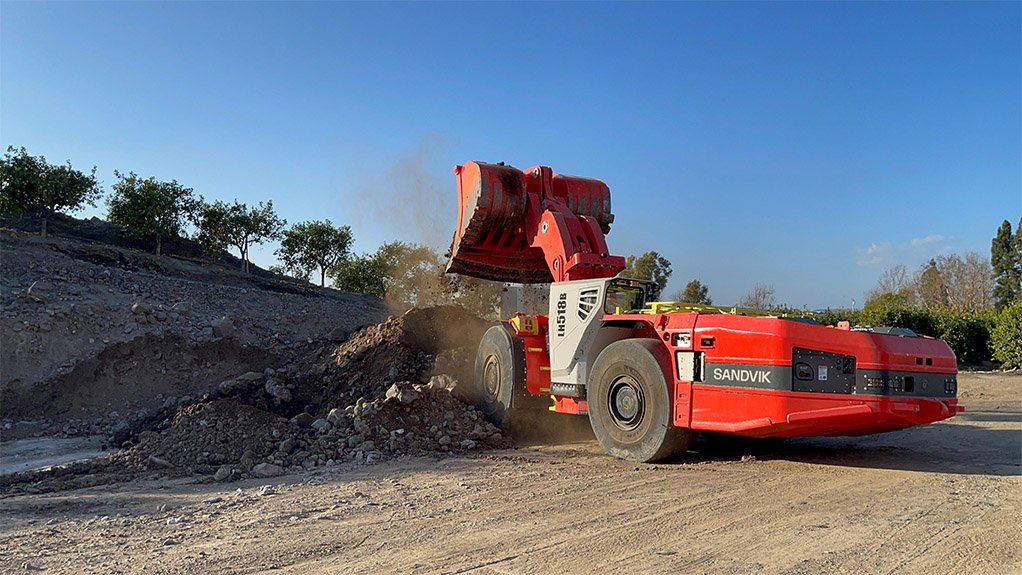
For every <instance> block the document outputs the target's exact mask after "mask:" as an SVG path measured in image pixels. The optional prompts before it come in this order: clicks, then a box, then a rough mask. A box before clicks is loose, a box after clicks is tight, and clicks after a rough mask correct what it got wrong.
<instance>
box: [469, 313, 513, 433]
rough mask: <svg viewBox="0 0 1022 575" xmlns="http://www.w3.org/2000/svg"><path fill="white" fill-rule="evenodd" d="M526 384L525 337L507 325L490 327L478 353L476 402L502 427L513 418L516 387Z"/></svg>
mask: <svg viewBox="0 0 1022 575" xmlns="http://www.w3.org/2000/svg"><path fill="white" fill-rule="evenodd" d="M524 386H525V352H524V350H523V349H522V343H521V339H520V338H517V337H515V335H514V334H512V333H511V330H510V328H508V327H507V326H506V325H503V324H501V325H495V326H493V327H491V328H490V329H488V330H486V333H485V334H483V339H482V341H480V342H479V349H478V351H477V352H476V362H475V381H474V385H473V386H472V401H473V403H474V404H475V406H476V409H478V410H479V411H482V412H483V413H484V414H485V415H486V417H487V418H488V419H489V420H490V421H492V422H493V423H495V424H496V425H500V426H502V425H504V424H505V423H507V422H508V419H509V418H510V415H511V397H512V395H513V393H514V391H515V388H518V389H522V388H524Z"/></svg>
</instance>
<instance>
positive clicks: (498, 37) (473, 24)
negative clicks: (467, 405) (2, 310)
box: [0, 1, 1022, 308]
mask: <svg viewBox="0 0 1022 575" xmlns="http://www.w3.org/2000/svg"><path fill="white" fill-rule="evenodd" d="M1020 29H1022V11H1020V3H1017V2H1012V3H967V4H954V3H935V4H928V3H901V4H895V3H885V4H869V3H783V4H762V3H757V4H741V3H727V4H723V3H712V4H697V3H676V4H649V3H627V4H616V3H601V4H583V3H563V4H539V3H521V4H455V3H443V4H425V3H421V4H393V3H377V4H353V3H306V4H298V3H288V4H273V3H258V4H257V3H241V2H238V3H159V4H157V3H98V4H93V3H21V2H9V1H5V2H3V3H2V4H0V144H3V146H4V147H6V146H7V145H11V144H13V145H15V146H25V147H26V148H28V150H29V152H30V153H32V154H34V155H38V154H44V155H45V156H46V157H47V158H48V159H49V160H50V161H53V162H62V161H64V160H66V159H70V160H71V161H72V163H73V164H74V165H75V166H76V167H80V168H88V167H91V166H93V165H96V166H97V167H98V173H99V175H100V177H101V179H102V180H103V182H104V183H105V184H106V185H107V186H109V184H111V183H113V182H114V180H115V178H114V176H113V171H114V170H115V169H116V170H120V171H129V170H132V171H135V172H137V173H139V174H140V175H144V176H150V175H152V176H156V177H157V178H160V179H176V180H178V181H179V182H181V183H183V184H185V185H187V186H189V187H192V188H194V189H195V190H196V192H197V193H200V194H202V195H203V196H205V197H206V198H217V199H224V200H233V199H235V198H237V199H239V200H241V201H245V202H249V203H255V202H258V201H260V200H266V199H271V198H272V199H273V201H274V205H275V206H276V207H277V208H278V211H279V212H280V213H281V215H282V216H283V217H285V218H287V219H288V220H289V221H292V222H296V221H303V220H309V219H321V218H329V219H330V220H332V221H333V222H334V223H345V224H349V225H351V226H352V228H353V230H354V233H355V237H356V245H355V249H356V251H360V252H362V251H366V252H368V251H373V250H375V249H376V247H377V246H378V245H379V244H380V243H382V242H385V241H391V240H395V239H401V240H406V241H418V242H425V243H430V244H433V245H436V246H437V247H443V248H446V242H448V241H449V238H450V235H451V234H452V233H453V228H454V225H455V216H456V214H455V213H454V212H455V206H456V197H455V181H454V177H453V174H452V171H451V168H452V167H453V166H454V165H455V164H458V163H463V162H464V161H466V160H473V159H474V160H481V161H488V162H498V161H505V162H508V163H511V164H513V165H516V166H518V167H520V168H525V167H528V166H532V165H535V164H544V165H549V166H552V167H553V168H554V169H555V170H556V171H558V172H562V173H568V174H575V175H582V176H589V177H596V178H600V179H603V180H604V181H606V182H607V183H608V184H609V185H610V187H611V191H612V194H613V211H614V212H615V214H616V215H617V220H616V223H615V225H614V227H613V230H612V232H611V234H610V235H609V236H608V242H609V244H610V247H611V249H612V250H613V251H614V252H616V253H618V254H621V255H628V254H637V253H642V252H644V251H647V250H658V251H660V252H661V253H662V254H663V255H665V256H666V257H667V258H668V259H670V260H671V261H672V262H673V267H674V276H673V278H672V283H671V285H670V286H669V288H668V289H669V290H673V289H680V288H681V287H683V285H684V283H685V282H686V281H688V280H689V279H691V278H699V279H700V280H701V281H703V282H704V283H707V284H708V285H709V286H710V295H711V296H712V297H713V298H714V301H715V302H716V303H720V304H732V303H734V302H735V301H736V300H737V299H738V298H739V297H741V296H742V295H743V294H744V293H746V292H748V291H749V290H750V289H751V288H752V287H753V286H754V285H755V284H757V283H765V284H772V285H773V286H774V287H775V289H776V293H777V297H778V299H779V300H780V301H782V302H785V303H788V304H792V305H797V306H802V305H808V306H809V307H811V308H817V307H825V306H847V305H849V304H850V303H851V301H852V300H853V299H854V300H855V301H856V302H857V304H860V305H861V302H862V297H863V293H864V292H865V291H866V290H868V289H869V288H870V287H872V286H873V285H874V284H875V282H876V280H877V278H878V277H879V275H880V274H881V273H882V272H883V270H884V269H885V268H887V267H889V266H891V265H895V264H898V263H904V264H906V265H907V266H908V267H909V268H910V269H915V268H916V267H918V266H919V265H920V264H922V263H923V262H924V261H925V260H926V259H928V258H929V257H932V256H933V255H936V254H938V253H948V252H958V253H964V252H965V251H967V250H977V251H979V252H981V253H983V254H984V255H987V256H988V255H989V249H990V239H991V238H992V237H993V235H994V233H995V231H996V228H997V226H998V225H999V224H1000V222H1001V221H1002V220H1004V219H1009V220H1011V221H1012V223H1013V225H1014V224H1015V223H1016V222H1017V221H1018V219H1019V217H1020V215H1022V57H1020V54H1022V32H1020ZM104 212H105V209H103V208H102V206H101V208H100V209H96V210H90V211H87V212H85V213H86V214H87V215H93V214H99V215H102V214H103V213H104ZM273 249H274V247H273V246H270V247H267V248H264V249H261V250H259V251H258V252H257V253H256V254H255V257H254V259H255V261H256V262H257V263H259V264H261V265H267V264H269V263H273V261H274V257H273V255H272V251H273Z"/></svg>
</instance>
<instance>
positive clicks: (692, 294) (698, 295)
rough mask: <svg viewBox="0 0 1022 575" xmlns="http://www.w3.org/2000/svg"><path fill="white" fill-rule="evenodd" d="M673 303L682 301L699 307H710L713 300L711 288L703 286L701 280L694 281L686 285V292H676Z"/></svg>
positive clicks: (672, 298) (672, 297)
mask: <svg viewBox="0 0 1022 575" xmlns="http://www.w3.org/2000/svg"><path fill="white" fill-rule="evenodd" d="M670 299H671V301H680V302H685V303H694V304H698V305H710V304H712V303H713V300H711V299H710V288H709V286H707V285H705V284H703V282H701V281H699V280H692V281H690V282H688V283H687V284H685V291H681V292H674V294H673V295H672V296H671V298H670Z"/></svg>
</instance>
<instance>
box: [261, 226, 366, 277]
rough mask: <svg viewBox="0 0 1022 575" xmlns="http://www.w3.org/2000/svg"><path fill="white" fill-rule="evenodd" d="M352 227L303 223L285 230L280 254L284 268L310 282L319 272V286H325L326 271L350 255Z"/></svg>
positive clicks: (278, 251) (278, 252) (279, 250)
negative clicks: (312, 274) (310, 275)
mask: <svg viewBox="0 0 1022 575" xmlns="http://www.w3.org/2000/svg"><path fill="white" fill-rule="evenodd" d="M350 249H351V228H349V227H348V226H340V227H334V225H333V224H332V223H330V220H326V221H315V222H302V223H300V224H295V225H293V226H291V228H290V229H288V230H285V231H284V234H283V237H282V239H281V242H280V249H278V250H277V255H278V256H280V259H281V262H282V263H283V264H284V269H286V270H287V271H288V273H290V274H291V275H293V276H295V277H300V278H303V279H308V277H309V274H311V273H312V272H313V271H316V270H319V285H320V286H325V285H326V274H327V271H328V270H330V269H331V268H333V267H335V266H336V265H337V264H339V263H341V262H342V261H344V260H346V259H348V258H349V257H350V256H351V252H350Z"/></svg>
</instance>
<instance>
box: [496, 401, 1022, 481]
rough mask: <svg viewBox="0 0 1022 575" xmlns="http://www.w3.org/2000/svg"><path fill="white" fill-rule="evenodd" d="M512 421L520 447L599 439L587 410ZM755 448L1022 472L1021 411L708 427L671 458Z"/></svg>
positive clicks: (790, 456)
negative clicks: (875, 424) (759, 430)
mask: <svg viewBox="0 0 1022 575" xmlns="http://www.w3.org/2000/svg"><path fill="white" fill-rule="evenodd" d="M965 415H968V416H967V417H965ZM973 423H977V424H978V425H974V424H973ZM1005 423H1008V424H1009V425H1005ZM1011 423H1018V424H1019V425H1010V424H1011ZM513 424H514V425H512V426H509V429H510V435H511V437H512V438H513V439H514V442H515V445H517V446H519V447H528V446H538V445H551V446H553V445H566V444H573V443H579V442H595V439H596V438H595V436H594V435H593V432H592V429H591V428H590V427H589V421H588V418H585V417H578V416H572V415H563V414H554V413H549V414H546V413H536V414H531V415H530V416H529V417H525V418H521V419H519V420H517V421H515V422H513ZM750 455H752V456H755V457H756V458H757V459H758V460H761V461H762V460H783V461H793V462H800V463H812V464H817V465H833V466H841V467H866V468H874V469H891V470H900V471H921V472H929V473H952V474H958V475H997V476H1011V475H1022V413H1017V412H1004V411H996V412H972V413H968V414H961V415H959V416H956V418H955V421H954V422H953V423H952V422H941V423H936V424H932V425H925V426H919V427H913V428H909V429H904V430H901V431H894V432H890V433H881V434H875V435H864V436H855V437H810V438H795V439H786V440H782V439H777V438H768V439H748V438H742V437H735V436H723V435H718V434H703V435H701V436H700V438H699V440H698V441H697V442H696V443H695V445H694V446H693V447H692V449H691V450H690V451H688V452H686V453H685V454H683V455H680V456H678V457H676V458H674V459H672V460H671V461H669V462H668V463H669V464H670V463H675V464H690V463H697V462H706V461H734V460H740V459H741V458H742V457H745V456H750Z"/></svg>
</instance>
